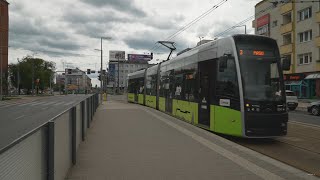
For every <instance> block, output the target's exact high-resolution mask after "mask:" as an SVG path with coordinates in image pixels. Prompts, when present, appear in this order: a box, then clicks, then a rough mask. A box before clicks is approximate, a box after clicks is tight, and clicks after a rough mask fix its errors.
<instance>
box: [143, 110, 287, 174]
mask: <svg viewBox="0 0 320 180" xmlns="http://www.w3.org/2000/svg"><path fill="white" fill-rule="evenodd" d="M142 110H144V111H145V112H147V113H148V114H150V115H152V116H153V117H155V118H157V119H158V120H160V121H162V122H164V123H165V124H167V125H169V126H171V127H172V128H174V129H176V130H178V131H180V132H181V133H183V134H185V135H187V136H189V137H191V138H192V139H194V140H196V141H197V142H199V143H201V144H202V145H204V146H206V147H207V148H209V149H211V150H212V151H214V152H216V153H218V154H220V155H222V156H223V157H225V158H227V159H229V160H230V161H232V162H234V163H236V164H237V165H239V166H241V167H243V168H245V169H247V170H248V171H250V172H252V173H253V174H255V175H257V176H259V177H260V178H262V179H266V180H269V179H279V180H280V179H283V178H282V177H280V176H278V175H276V174H274V173H272V172H270V171H268V170H266V169H264V168H262V167H260V166H258V165H256V164H253V163H252V162H250V161H248V160H246V159H244V158H242V157H240V156H238V155H237V154H234V153H232V152H231V151H228V150H227V149H225V148H223V147H221V146H218V145H217V144H214V143H213V142H211V141H209V140H207V139H205V138H203V137H201V136H199V135H197V134H195V133H193V132H191V131H189V130H187V129H185V128H183V127H181V126H179V125H177V124H175V123H173V122H171V121H168V120H166V119H165V118H163V117H161V116H158V115H156V114H154V113H152V112H151V111H149V110H147V109H144V108H143V109H142Z"/></svg>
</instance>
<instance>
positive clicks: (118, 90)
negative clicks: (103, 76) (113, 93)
mask: <svg viewBox="0 0 320 180" xmlns="http://www.w3.org/2000/svg"><path fill="white" fill-rule="evenodd" d="M119 56H120V55H119V54H118V55H117V57H118V83H117V85H118V86H117V92H118V94H119V93H120V89H119V83H120V81H119V77H120V66H119V58H120V57H119Z"/></svg>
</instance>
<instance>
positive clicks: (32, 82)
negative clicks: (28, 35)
mask: <svg viewBox="0 0 320 180" xmlns="http://www.w3.org/2000/svg"><path fill="white" fill-rule="evenodd" d="M36 54H37V53H33V54H32V95H34V55H36Z"/></svg>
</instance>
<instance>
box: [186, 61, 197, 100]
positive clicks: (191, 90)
mask: <svg viewBox="0 0 320 180" xmlns="http://www.w3.org/2000/svg"><path fill="white" fill-rule="evenodd" d="M196 74H197V64H191V65H188V66H186V67H185V73H184V78H185V80H184V89H185V94H184V96H185V99H186V100H188V101H191V102H195V101H196V100H197V99H198V93H199V92H198V91H197V90H196V89H197V84H196V83H197V81H196V78H197V77H196Z"/></svg>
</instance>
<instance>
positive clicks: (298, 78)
mask: <svg viewBox="0 0 320 180" xmlns="http://www.w3.org/2000/svg"><path fill="white" fill-rule="evenodd" d="M304 78H305V75H304V74H284V75H283V79H284V80H285V81H301V80H303V79H304Z"/></svg>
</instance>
